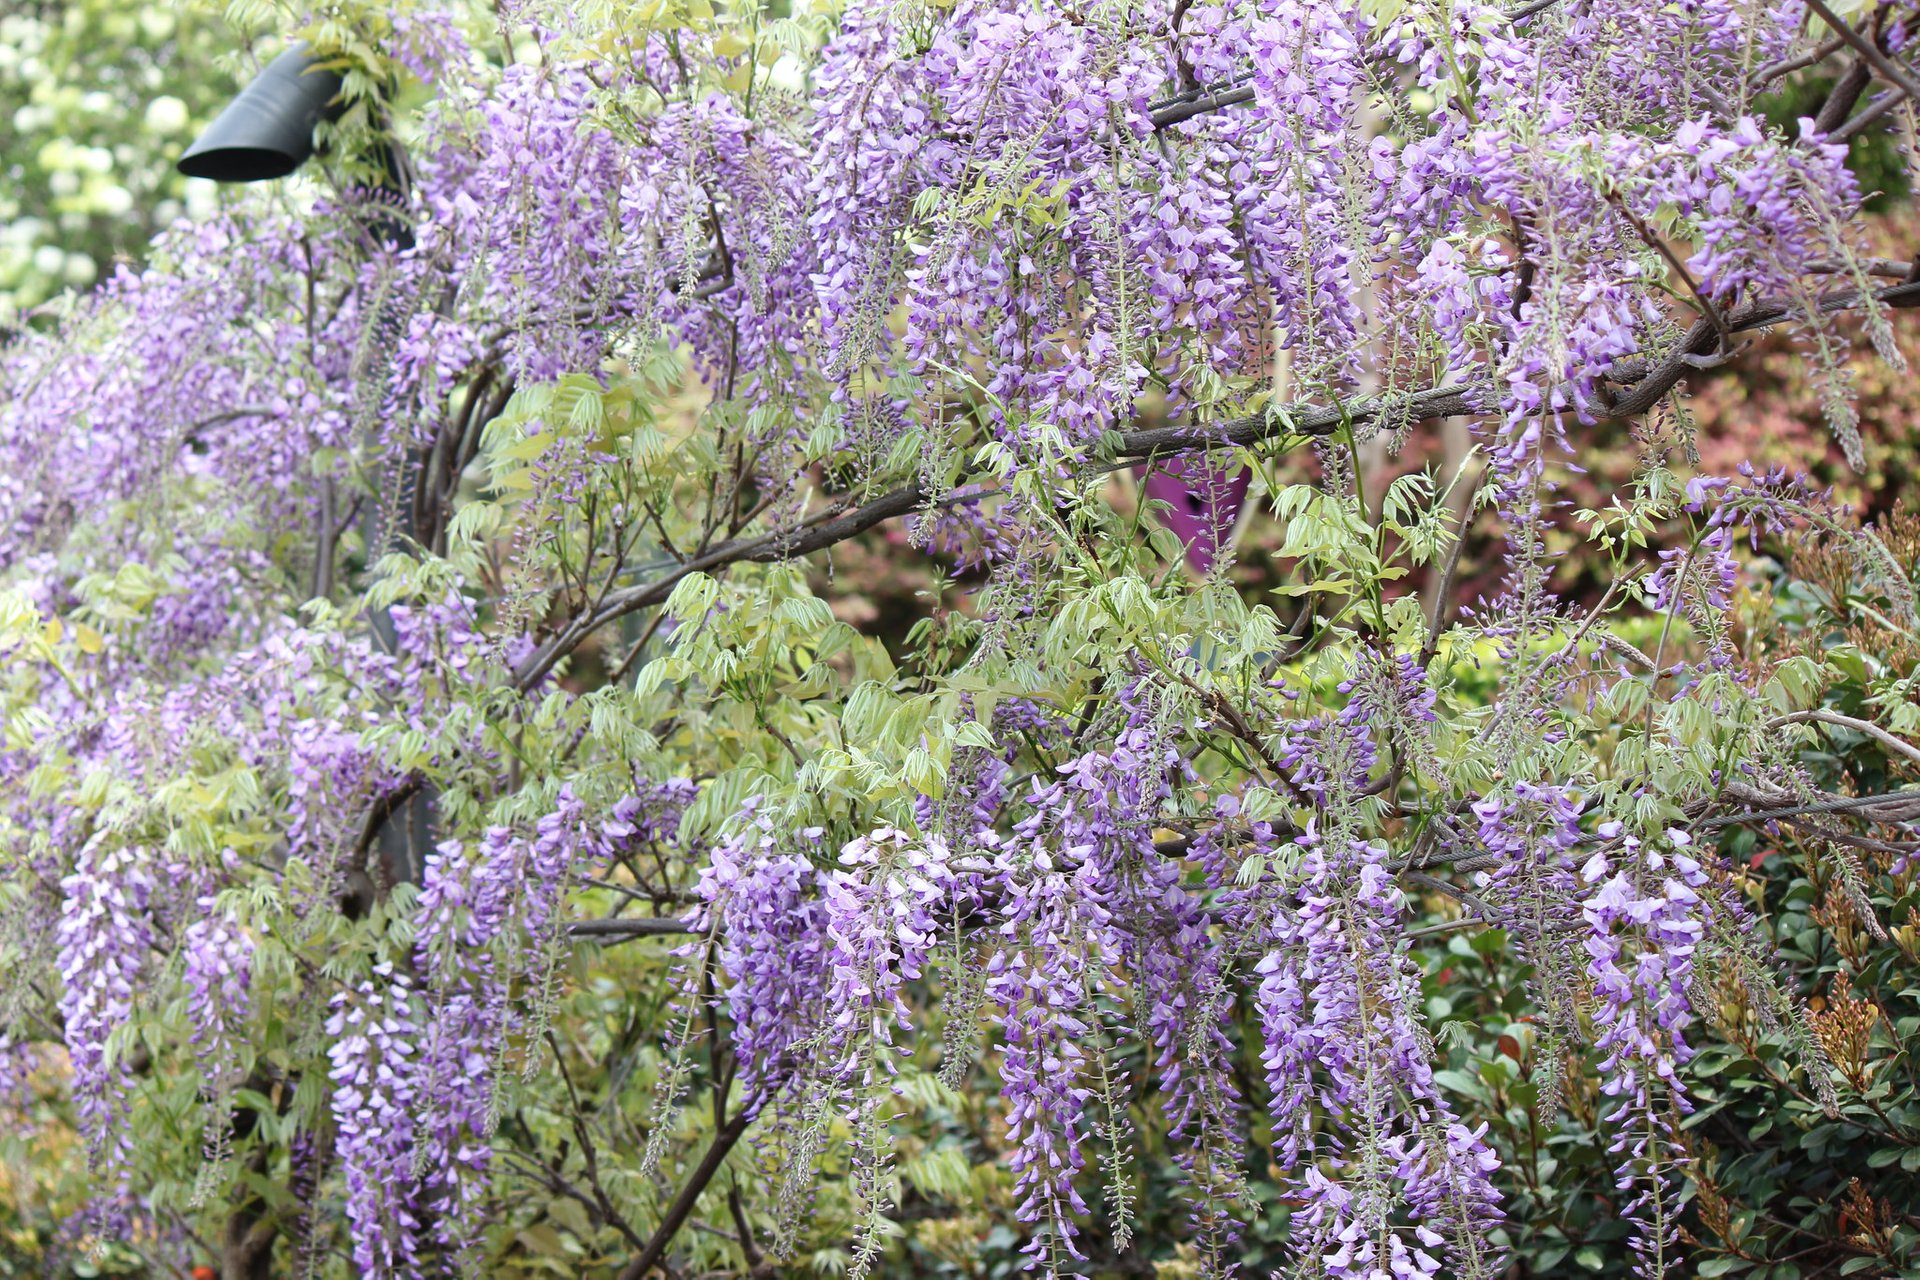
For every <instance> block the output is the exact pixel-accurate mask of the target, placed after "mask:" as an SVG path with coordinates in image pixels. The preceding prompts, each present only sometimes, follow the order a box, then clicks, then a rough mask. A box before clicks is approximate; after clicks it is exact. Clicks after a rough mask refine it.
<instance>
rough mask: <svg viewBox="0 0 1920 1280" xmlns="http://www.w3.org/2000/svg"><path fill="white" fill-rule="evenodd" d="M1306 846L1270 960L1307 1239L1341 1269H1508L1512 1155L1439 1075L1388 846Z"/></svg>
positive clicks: (1281, 1074)
mask: <svg viewBox="0 0 1920 1280" xmlns="http://www.w3.org/2000/svg"><path fill="white" fill-rule="evenodd" d="M1301 844H1302V853H1301V856H1300V860H1299V864H1298V868H1297V871H1296V872H1295V875H1296V876H1297V879H1296V880H1294V881H1293V883H1292V900H1291V901H1290V902H1287V903H1285V904H1283V905H1281V906H1280V907H1279V908H1278V909H1277V910H1276V911H1275V913H1274V917H1273V921H1272V925H1271V939H1272V941H1271V948H1272V949H1271V950H1270V951H1269V952H1268V953H1267V955H1266V957H1265V958H1264V959H1262V960H1261V961H1260V963H1259V964H1258V965H1257V966H1256V967H1255V971H1256V972H1257V973H1258V974H1259V975H1260V976H1261V982H1260V988H1259V994H1258V998H1257V1007H1258V1009H1259V1013H1260V1023H1261V1030H1262V1035H1263V1037H1264V1052H1263V1061H1264V1064H1265V1066H1266V1071H1267V1084H1268V1087H1269V1089H1270V1090H1271V1093H1272V1112H1273V1120H1274V1135H1275V1140H1276V1143H1277V1154H1278V1156H1279V1159H1280V1164H1281V1167H1282V1169H1284V1170H1286V1171H1287V1172H1288V1173H1290V1174H1291V1175H1292V1177H1293V1180H1294V1183H1295V1186H1296V1187H1297V1188H1298V1191H1299V1193H1300V1194H1301V1195H1302V1196H1303V1197H1304V1199H1305V1202H1306V1203H1305V1205H1304V1206H1303V1207H1302V1208H1301V1209H1300V1210H1299V1211H1297V1212H1296V1214H1295V1216H1294V1219H1293V1220H1294V1223H1295V1225H1296V1236H1295V1240H1294V1246H1293V1247H1294V1249H1295V1250H1296V1252H1297V1254H1298V1256H1300V1257H1301V1258H1302V1259H1303V1260H1305V1259H1316V1258H1317V1259H1318V1264H1319V1266H1320V1267H1321V1268H1322V1269H1324V1271H1325V1272H1326V1274H1328V1275H1331V1276H1340V1277H1349V1276H1350V1277H1356V1278H1358V1277H1366V1278H1371V1277H1373V1276H1376V1275H1379V1274H1383V1273H1384V1274H1388V1275H1393V1276H1397V1277H1422V1276H1429V1275H1434V1274H1436V1273H1437V1272H1438V1271H1439V1270H1440V1267H1441V1259H1443V1258H1444V1259H1445V1260H1446V1264H1447V1265H1448V1267H1449V1268H1450V1269H1451V1271H1452V1273H1453V1274H1455V1275H1460V1276H1492V1275H1496V1274H1498V1272H1499V1270H1500V1259H1499V1257H1498V1254H1497V1251H1496V1250H1494V1248H1493V1247H1492V1245H1491V1243H1490V1240H1489V1234H1490V1228H1491V1227H1492V1226H1493V1224H1495V1223H1496V1222H1498V1220H1499V1198H1498V1195H1497V1193H1496V1192H1495V1190H1494V1188H1493V1184H1492V1174H1493V1172H1494V1171H1495V1170H1496V1169H1497V1168H1498V1167H1499V1163H1498V1161H1497V1160H1496V1158H1495V1157H1494V1155H1493V1153H1492V1152H1491V1151H1489V1150H1488V1149H1487V1146H1486V1145H1485V1143H1484V1142H1483V1141H1482V1140H1481V1135H1480V1134H1479V1133H1477V1132H1474V1131H1472V1130H1470V1129H1468V1128H1467V1127H1466V1126H1464V1125H1462V1124H1461V1123H1460V1122H1459V1120H1458V1119H1456V1117H1455V1116H1454V1114H1453V1112H1452V1110H1451V1108H1450V1107H1449V1106H1448V1104H1447V1102H1446V1100H1445V1099H1444V1098H1443V1097H1442V1096H1441V1094H1440V1092H1439V1089H1438V1088H1437V1087H1436V1085H1435V1084H1434V1080H1433V1068H1432V1066H1431V1058H1432V1052H1433V1049H1432V1042H1431V1039H1430V1038H1429V1036H1428V1035H1427V1032H1426V1028H1425V1027H1424V1025H1423V1024H1422V1022H1421V1015H1420V1002H1419V981H1418V975H1417V972H1416V971H1415V969H1414V968H1413V966H1412V964H1411V961H1410V960H1409V959H1408V957H1407V947H1406V943H1405V941H1404V940H1402V938H1401V937H1400V929H1399V918H1400V916H1401V913H1402V912H1403V910H1404V907H1405V904H1404V901H1403V899H1402V897H1401V895H1400V891H1399V889H1398V888H1397V887H1396V886H1395V885H1394V883H1393V879H1392V876H1391V874H1390V873H1389V871H1388V870H1387V868H1386V866H1385V855H1384V853H1383V851H1382V850H1380V849H1379V848H1377V847H1375V846H1372V845H1364V844H1354V845H1348V846H1346V847H1343V848H1339V849H1331V850H1330V849H1326V848H1324V847H1322V846H1321V845H1320V844H1319V842H1318V841H1317V840H1314V839H1311V838H1308V837H1303V838H1302V841H1301ZM1316 1115H1324V1116H1326V1117H1327V1118H1328V1120H1330V1121H1331V1128H1330V1129H1322V1128H1320V1127H1319V1126H1317V1125H1316V1123H1315V1118H1316Z"/></svg>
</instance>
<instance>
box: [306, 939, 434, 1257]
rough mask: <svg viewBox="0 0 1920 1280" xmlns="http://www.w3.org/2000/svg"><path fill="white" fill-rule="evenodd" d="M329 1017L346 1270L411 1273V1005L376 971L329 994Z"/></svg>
mask: <svg viewBox="0 0 1920 1280" xmlns="http://www.w3.org/2000/svg"><path fill="white" fill-rule="evenodd" d="M331 1010H332V1012H331V1016H330V1017H329V1018H328V1019H327V1024H326V1029H327V1034H328V1035H329V1036H331V1037H333V1043H332V1044H331V1046H330V1047H329V1048H328V1050H327V1060H328V1062H329V1063H330V1064H331V1068H330V1070H329V1072H328V1077H329V1079H330V1080H331V1082H332V1085H333V1098H332V1109H333V1122H334V1128H335V1138H334V1153H335V1155H336V1157H337V1158H338V1160H339V1164H340V1168H341V1171H342V1172H343V1173H344V1174H345V1177H346V1185H347V1203H346V1212H347V1221H348V1222H349V1223H350V1224H351V1225H352V1235H353V1260H354V1265H355V1266H356V1267H357V1268H358V1269H359V1271H360V1273H361V1274H362V1275H366V1276H373V1277H388V1276H402V1275H407V1274H411V1273H412V1272H413V1269H414V1267H415V1264H416V1258H417V1256H418V1251H419V1248H420V1244H421V1241H420V1225H421V1224H420V1218H419V1208H418V1206H417V1205H416V1203H415V1199H414V1189H415V1172H414V1155H415V1150H416V1144H417V1143H418V1141H419V1136H418V1122H417V1120H416V1118H415V1109H416V1106H417V1104H418V1103H419V1101H420V1098H419V1086H418V1071H417V1069H416V1060H417V1057H418V1053H419V1048H418V1045H419V1035H420V1030H421V1027H420V1008H419V997H418V994H417V993H416V992H415V991H414V990H413V989H412V984H411V983H410V982H409V981H408V979H407V976H406V975H405V974H404V973H400V972H398V971H396V970H395V969H394V968H393V966H392V965H390V964H379V965H376V966H374V969H373V972H372V973H371V974H369V975H368V976H367V977H365V978H363V979H361V980H360V981H359V982H357V983H356V984H354V985H353V986H352V987H350V988H348V989H347V990H344V991H342V992H340V993H339V994H338V995H336V996H335V997H334V998H333V1003H332V1006H331Z"/></svg>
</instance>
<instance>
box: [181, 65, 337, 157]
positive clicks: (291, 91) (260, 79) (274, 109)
mask: <svg viewBox="0 0 1920 1280" xmlns="http://www.w3.org/2000/svg"><path fill="white" fill-rule="evenodd" d="M342 83H343V81H342V79H341V76H340V73H339V72H337V71H332V70H329V69H328V68H326V67H324V66H322V65H321V63H320V60H319V59H318V58H316V57H315V56H314V54H313V50H312V49H311V48H309V47H308V46H307V44H306V42H305V41H297V42H295V43H294V44H293V45H292V46H291V47H290V48H288V49H287V51H286V52H285V53H283V54H281V55H280V56H279V57H277V58H275V59H274V60H273V61H272V62H270V63H268V64H267V68H266V70H264V71H262V72H261V73H260V74H259V75H257V76H255V77H254V78H253V83H252V84H249V85H248V86H247V87H246V88H245V89H243V90H241V92H240V96H239V97H237V98H235V99H234V100H233V101H232V102H230V103H228V104H227V109H226V110H225V111H222V112H221V113H220V114H219V116H218V117H216V118H215V120H214V122H213V123H212V124H210V125H208V126H207V131H206V132H205V133H203V134H201V135H200V136H199V137H198V138H196V139H194V143H193V145H192V146H190V147H188V148H187V150H186V154H184V155H182V156H181V157H180V160H179V164H178V168H179V170H180V172H181V173H184V174H186V175H187V176H188V177H189V178H211V179H213V180H214V181H215V182H267V181H270V180H272V179H274V178H284V177H286V176H287V175H288V174H290V173H292V172H293V171H294V170H295V169H298V168H299V167H300V166H301V165H303V164H305V163H306V162H307V160H308V159H309V158H310V157H311V156H312V155H313V131H314V128H315V126H317V125H318V124H319V123H320V122H321V121H322V120H324V119H326V118H327V114H328V110H329V108H331V107H332V105H333V101H334V99H335V98H337V97H339V96H340V86H341V84H342Z"/></svg>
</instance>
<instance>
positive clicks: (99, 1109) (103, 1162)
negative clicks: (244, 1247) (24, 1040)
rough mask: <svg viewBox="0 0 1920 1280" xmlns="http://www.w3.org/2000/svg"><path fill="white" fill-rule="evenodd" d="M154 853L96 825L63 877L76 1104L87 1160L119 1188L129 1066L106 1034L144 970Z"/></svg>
mask: <svg viewBox="0 0 1920 1280" xmlns="http://www.w3.org/2000/svg"><path fill="white" fill-rule="evenodd" d="M152 857H153V855H152V852H151V851H150V850H148V849H145V848H141V847H137V846H136V847H119V846H116V845H115V844H114V843H113V842H112V841H111V839H110V838H108V837H107V836H106V835H104V834H103V835H101V836H98V837H96V838H94V839H92V840H89V841H88V842H87V843H86V844H85V845H84V846H83V847H82V848H81V850H80V855H79V857H78V859H77V860H76V862H75V865H74V869H73V874H72V875H70V876H68V877H66V879H64V880H62V881H61V884H60V888H61V891H62V893H63V894H64V895H65V898H64V901H63V903H62V907H61V913H60V927H59V947H60V956H59V960H60V973H61V976H62V985H61V996H60V1014H61V1017H62V1019H63V1021H64V1024H65V1028H66V1042H67V1057H68V1060H69V1061H70V1062H72V1064H73V1077H74V1083H73V1098H74V1109H75V1112H76V1113H77V1117H78V1119H79V1122H80V1132H81V1133H82V1134H83V1135H84V1136H85V1138H86V1143H87V1161H88V1164H89V1165H91V1166H92V1167H93V1168H94V1169H95V1170H96V1171H98V1173H99V1174H100V1175H101V1177H102V1178H103V1180H104V1181H105V1182H106V1183H107V1185H108V1186H109V1187H110V1188H112V1189H113V1192H116V1193H117V1192H118V1191H120V1190H121V1182H120V1180H121V1179H123V1178H124V1177H125V1175H126V1172H127V1161H128V1159H129V1158H130V1156H131V1154H132V1139H131V1135H130V1134H129V1133H128V1132H127V1122H128V1114H127V1113H128V1106H129V1094H130V1092H131V1089H132V1073H131V1071H130V1069H129V1068H128V1065H127V1060H126V1053H125V1049H121V1050H119V1051H118V1052H115V1051H114V1050H113V1047H112V1046H110V1045H109V1043H108V1041H109V1039H110V1037H112V1036H113V1034H114V1033H115V1032H116V1031H118V1030H120V1029H121V1028H123V1027H125V1026H126V1025H127V1023H128V1021H129V1019H130V1017H131V1015H132V1012H133V1006H134V1001H135V1000H136V999H137V998H138V994H139V988H140V984H141V982H142V981H143V979H144V977H145V975H146V971H147V959H148V955H149V952H148V948H149V947H150V946H151V944H152V940H153V928H152V922H151V919H150V917H149V916H148V913H147V906H148V902H149V899H150V898H151V896H152V894H153V890H154V879H153V866H152Z"/></svg>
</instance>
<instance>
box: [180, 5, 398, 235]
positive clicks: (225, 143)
mask: <svg viewBox="0 0 1920 1280" xmlns="http://www.w3.org/2000/svg"><path fill="white" fill-rule="evenodd" d="M344 84H345V80H344V78H343V77H342V76H341V74H340V73H339V72H338V71H335V70H332V69H331V68H329V67H328V66H326V65H325V63H324V62H323V61H322V59H320V58H319V57H317V56H316V55H315V54H314V52H313V49H312V48H311V47H310V46H309V45H308V44H307V43H306V42H305V41H304V40H297V41H295V42H294V43H293V44H292V45H290V46H289V47H288V48H287V51H286V52H285V53H282V54H281V55H280V56H279V57H277V58H275V59H274V60H273V61H272V62H270V63H268V64H267V67H266V70H264V71H262V72H261V73H260V74H259V75H257V76H255V77H254V78H253V82H252V83H251V84H249V85H248V86H247V87H246V88H245V89H242V90H241V91H240V96H239V97H237V98H235V99H234V100H233V101H232V102H230V103H228V104H227V109H226V110H225V111H222V112H221V113H220V114H219V115H218V116H217V117H215V119H214V122H213V123H212V124H210V125H208V126H207V129H206V132H205V133H202V134H201V135H200V136H199V137H198V138H196V139H194V142H193V145H192V146H190V147H188V148H187V149H186V151H185V152H184V153H183V154H182V155H181V157H180V159H179V160H178V161H177V162H176V164H175V168H177V169H179V171H180V172H181V173H183V174H185V175H186V176H187V177H189V178H210V179H212V180H213V181H215V182H223V183H239V182H271V181H273V180H275V179H277V178H284V177H286V176H288V175H289V174H291V173H292V172H293V171H294V170H296V169H298V168H299V167H300V166H301V165H303V164H305V163H306V162H307V161H308V160H310V159H312V158H313V155H314V151H315V146H314V141H313V132H314V130H315V129H316V128H318V127H319V125H320V123H321V122H322V121H325V120H332V119H335V118H337V117H338V116H339V114H340V110H341V106H340V103H339V97H340V89H341V87H342V86H343V85H344ZM372 158H373V161H374V166H375V168H376V169H377V170H378V171H379V174H380V176H379V178H378V179H377V180H376V181H375V183H374V184H373V185H372V186H371V187H363V188H360V189H358V191H357V192H354V193H350V195H352V196H354V197H355V198H354V199H353V200H352V202H351V203H352V204H353V205H355V206H357V207H358V212H359V216H360V217H361V218H362V219H363V222H364V225H365V227H366V230H367V232H368V234H369V235H370V236H371V237H372V238H373V241H374V242H375V243H376V244H379V245H384V246H386V247H388V248H389V249H410V248H412V247H413V228H412V227H410V226H409V225H408V224H407V221H406V218H405V215H404V214H403V213H402V210H403V209H404V208H405V207H406V191H407V183H406V177H405V174H404V173H403V172H402V170H401V166H400V163H399V156H398V153H397V152H396V150H395V148H394V147H393V146H392V145H390V144H388V143H384V142H382V143H378V144H376V146H375V148H374V152H373V156H372Z"/></svg>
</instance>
